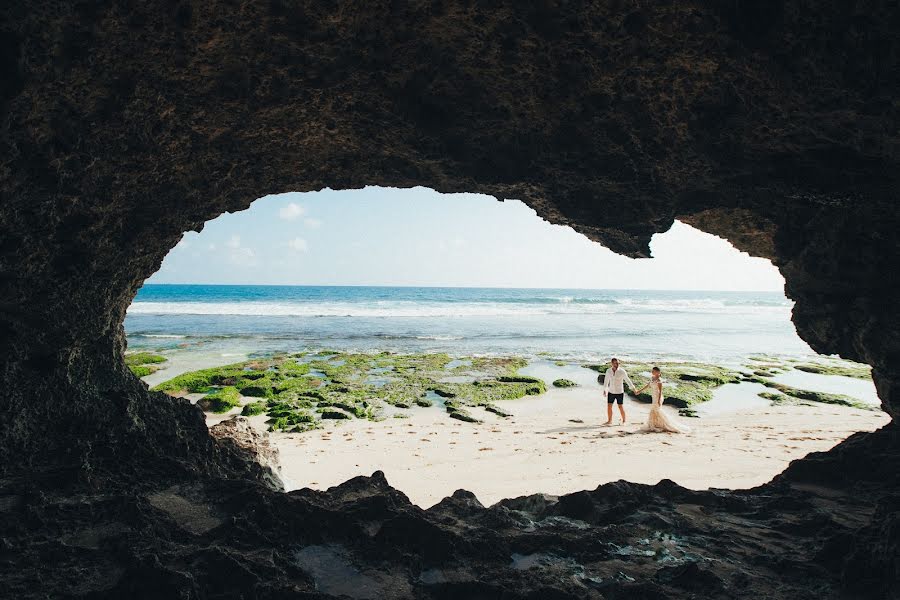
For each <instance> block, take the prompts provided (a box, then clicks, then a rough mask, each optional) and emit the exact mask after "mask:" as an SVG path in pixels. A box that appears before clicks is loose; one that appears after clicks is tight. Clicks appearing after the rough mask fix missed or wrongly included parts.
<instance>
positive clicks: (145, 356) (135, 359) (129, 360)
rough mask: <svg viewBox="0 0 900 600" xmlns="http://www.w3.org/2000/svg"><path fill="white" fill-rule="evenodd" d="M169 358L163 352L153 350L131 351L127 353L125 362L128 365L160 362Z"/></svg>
mask: <svg viewBox="0 0 900 600" xmlns="http://www.w3.org/2000/svg"><path fill="white" fill-rule="evenodd" d="M167 360H168V359H167V358H166V357H165V356H163V355H162V354H156V353H153V352H131V353H129V354H126V355H125V364H126V365H128V366H132V365H151V364H159V363H164V362H166V361H167Z"/></svg>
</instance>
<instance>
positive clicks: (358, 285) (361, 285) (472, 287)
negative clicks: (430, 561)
mask: <svg viewBox="0 0 900 600" xmlns="http://www.w3.org/2000/svg"><path fill="white" fill-rule="evenodd" d="M147 285H193V286H209V287H229V286H242V287H319V288H409V289H412V288H419V289H470V290H582V291H591V292H608V291H616V292H736V293H741V292H743V293H748V292H750V293H769V294H778V293H781V294H783V295H784V296H785V297H787V294H785V293H784V290H766V289H752V290H728V289H718V288H591V287H533V286H484V285H409V284H405V285H391V284H365V283H354V284H317V283H176V282H164V283H156V282H144V283H143V284H142V285H141V288H143V287H144V286H147ZM139 289H140V288H139Z"/></svg>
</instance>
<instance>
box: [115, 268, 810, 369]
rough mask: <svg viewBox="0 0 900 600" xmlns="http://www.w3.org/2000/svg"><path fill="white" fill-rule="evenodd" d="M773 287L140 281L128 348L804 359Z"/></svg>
mask: <svg viewBox="0 0 900 600" xmlns="http://www.w3.org/2000/svg"><path fill="white" fill-rule="evenodd" d="M792 306H793V303H792V302H791V301H790V300H788V299H787V298H785V297H784V295H783V294H781V293H777V292H708V291H643V290H582V289H506V288H421V287H327V286H255V285H254V286H250V285H161V284H146V285H144V286H143V287H142V288H141V289H140V291H139V292H138V294H137V297H136V298H135V300H134V302H133V303H132V305H131V307H130V308H129V310H128V314H127V317H126V319H125V330H126V333H127V336H128V345H129V348H131V349H144V348H146V349H150V348H153V349H167V348H168V349H178V348H182V349H188V350H203V351H206V352H211V353H216V354H220V355H221V356H223V357H228V356H252V355H258V354H267V353H271V352H278V351H290V352H293V351H299V350H304V349H322V348H327V349H334V350H343V351H375V350H389V351H395V352H425V351H428V352H437V351H442V352H448V353H450V354H454V355H471V354H519V355H525V356H531V357H538V356H544V357H547V356H552V357H558V358H560V359H567V360H579V361H594V360H606V359H608V358H609V357H610V356H611V355H619V356H622V357H631V358H640V359H647V360H695V361H703V362H713V363H720V364H739V363H741V362H743V361H744V360H745V359H746V357H748V356H750V355H753V354H761V353H766V354H778V355H785V356H810V355H813V354H814V353H813V352H812V350H811V349H810V348H809V346H807V344H806V343H805V342H803V341H802V340H801V339H800V338H799V337H798V336H797V333H796V331H795V329H794V326H793V324H792V323H791V321H790V315H791V309H792Z"/></svg>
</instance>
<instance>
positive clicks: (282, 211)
mask: <svg viewBox="0 0 900 600" xmlns="http://www.w3.org/2000/svg"><path fill="white" fill-rule="evenodd" d="M650 248H651V252H652V256H653V258H650V259H630V258H625V257H623V256H619V255H617V254H615V253H613V252H612V251H610V250H608V249H606V248H604V247H603V246H601V245H600V244H598V243H596V242H592V241H590V240H588V239H587V238H586V237H584V236H582V235H581V234H579V233H576V232H575V231H573V230H572V229H570V228H568V227H565V226H559V225H551V224H550V223H547V222H546V221H544V220H542V219H541V218H540V217H538V216H537V214H536V213H535V212H534V211H533V210H532V209H530V208H529V207H528V206H526V205H525V204H523V203H522V202H519V201H517V200H506V201H504V202H499V201H497V200H496V199H495V198H493V197H491V196H485V195H481V194H439V193H438V192H435V191H434V190H431V189H428V188H421V187H420V188H411V189H394V188H380V187H367V188H364V189H362V190H343V191H335V190H330V189H326V190H322V191H319V192H309V193H302V194H301V193H289V194H279V195H275V196H266V197H263V198H260V199H259V200H257V201H256V202H254V203H253V204H252V205H251V206H250V208H248V209H247V210H245V211H242V212H238V213H232V214H224V215H222V216H220V217H218V218H216V219H214V220H212V221H209V222H208V223H206V225H205V227H204V228H203V231H202V232H200V233H197V232H193V231H190V232H187V233H186V234H185V235H184V237H183V238H182V240H181V241H180V242H179V243H178V245H177V246H175V248H173V249H172V250H171V251H170V252H169V254H168V256H167V257H166V259H165V260H164V261H163V265H162V267H161V268H160V270H159V271H158V272H157V273H156V274H154V275H153V276H152V277H151V278H150V279H149V280H148V283H205V284H270V285H387V286H448V287H451V286H469V287H544V288H594V289H654V290H738V291H783V289H784V279H783V278H782V277H781V275H780V274H779V272H778V270H777V269H776V268H775V267H774V266H772V264H771V262H769V261H768V260H765V259H761V258H751V257H750V256H749V255H747V254H745V253H742V252H739V251H738V250H736V249H735V248H734V247H733V246H732V245H731V244H730V243H729V242H727V241H725V240H723V239H721V238H718V237H715V236H713V235H709V234H707V233H703V232H701V231H698V230H697V229H694V228H692V227H690V226H688V225H685V224H683V223H680V222H676V223H675V224H674V225H673V226H672V228H671V229H670V230H669V231H667V232H665V233H662V234H656V235H655V236H654V237H653V240H652V241H651V244H650Z"/></svg>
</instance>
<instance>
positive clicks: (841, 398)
mask: <svg viewBox="0 0 900 600" xmlns="http://www.w3.org/2000/svg"><path fill="white" fill-rule="evenodd" d="M763 385H765V386H767V387H770V388H772V389H776V390H778V391H779V392H781V393H782V394H785V395H787V396H791V397H793V398H798V399H800V400H807V401H809V402H818V403H820V404H834V405H837V406H849V407H852V408H861V409H864V410H875V408H874V407H872V406H869V405H868V404H866V403H864V402H861V401H859V400H857V399H856V398H853V397H851V396H845V395H844V394H829V393H826V392H814V391H812V390H803V389H799V388H795V387H791V386H789V385H784V384H782V383H776V382H774V381H767V382H765V383H764V384H763Z"/></svg>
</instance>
